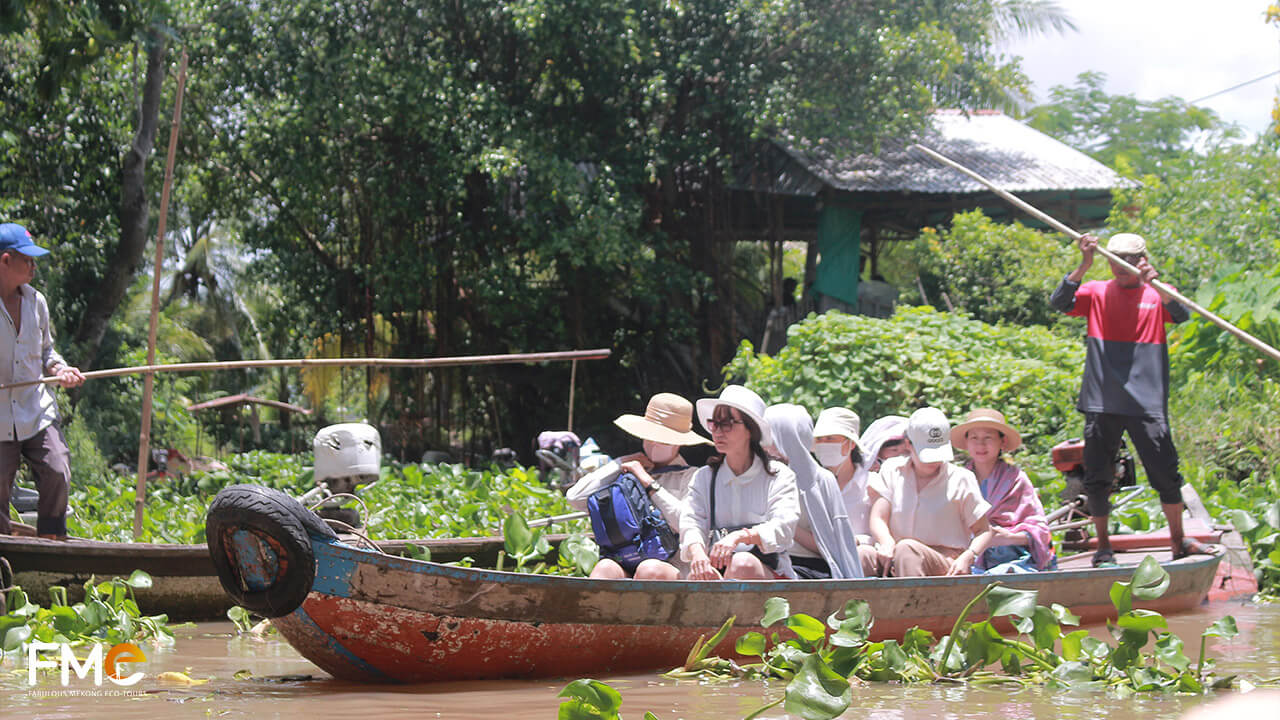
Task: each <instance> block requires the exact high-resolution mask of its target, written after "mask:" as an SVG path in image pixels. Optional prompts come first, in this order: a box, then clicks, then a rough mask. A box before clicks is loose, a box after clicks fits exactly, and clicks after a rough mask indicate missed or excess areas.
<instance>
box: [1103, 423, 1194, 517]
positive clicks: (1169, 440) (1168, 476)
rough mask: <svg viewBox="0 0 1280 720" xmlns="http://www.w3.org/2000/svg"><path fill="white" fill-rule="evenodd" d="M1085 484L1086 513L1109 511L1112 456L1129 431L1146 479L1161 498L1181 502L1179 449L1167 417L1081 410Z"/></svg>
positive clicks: (1112, 474) (1112, 476) (1171, 502)
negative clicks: (1145, 473) (1087, 497)
mask: <svg viewBox="0 0 1280 720" xmlns="http://www.w3.org/2000/svg"><path fill="white" fill-rule="evenodd" d="M1084 418H1085V420H1084V486H1085V492H1086V493H1088V496H1089V507H1088V510H1089V514H1090V515H1093V516H1094V517H1099V516H1103V515H1110V514H1111V485H1112V483H1113V482H1114V481H1115V457H1116V452H1117V451H1118V450H1119V449H1120V443H1121V441H1122V440H1123V436H1124V433H1126V432H1128V433H1129V440H1130V441H1132V442H1133V447H1134V449H1135V450H1136V451H1137V452H1138V458H1139V459H1141V460H1142V466H1143V467H1144V468H1146V471H1147V481H1148V482H1149V483H1151V487H1153V488H1155V489H1156V492H1158V493H1160V502H1161V503H1162V504H1164V505H1173V504H1177V503H1181V502H1182V474H1181V473H1180V472H1178V450H1177V448H1175V447H1174V446H1173V435H1172V434H1171V433H1170V431H1169V421H1168V420H1166V419H1164V418H1156V417H1151V416H1142V415H1113V414H1111V413H1085V414H1084Z"/></svg>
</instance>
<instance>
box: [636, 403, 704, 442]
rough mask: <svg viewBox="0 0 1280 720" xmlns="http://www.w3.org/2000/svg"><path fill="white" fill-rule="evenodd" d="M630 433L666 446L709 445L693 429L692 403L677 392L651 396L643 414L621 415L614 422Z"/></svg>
mask: <svg viewBox="0 0 1280 720" xmlns="http://www.w3.org/2000/svg"><path fill="white" fill-rule="evenodd" d="M613 424H614V425H617V426H618V427H620V428H622V429H623V430H624V431H626V432H627V433H628V434H630V435H634V436H635V437H638V438H640V439H641V440H648V441H650V442H657V443H665V444H667V445H710V444H711V441H710V440H708V439H706V438H704V437H702V436H701V435H699V434H698V433H696V432H693V403H691V402H689V401H688V400H685V399H684V398H682V397H680V396H679V395H676V394H674V393H658V394H657V395H654V396H653V397H651V398H649V404H648V405H647V406H646V407H645V409H644V415H643V416H640V415H621V416H619V417H618V419H617V420H614V421H613Z"/></svg>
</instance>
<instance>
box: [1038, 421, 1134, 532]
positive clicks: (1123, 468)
mask: <svg viewBox="0 0 1280 720" xmlns="http://www.w3.org/2000/svg"><path fill="white" fill-rule="evenodd" d="M1051 452H1052V458H1053V466H1054V468H1056V469H1057V470H1058V472H1061V473H1062V474H1063V475H1065V476H1066V480H1067V486H1066V488H1064V489H1063V491H1062V501H1063V502H1064V503H1066V507H1067V508H1070V509H1069V510H1067V516H1066V517H1065V518H1063V520H1066V521H1069V520H1071V519H1072V518H1076V517H1079V518H1085V517H1088V513H1087V512H1086V511H1085V507H1087V502H1086V493H1085V489H1084V440H1082V439H1080V438H1072V439H1070V440H1065V441H1063V442H1060V443H1058V444H1057V445H1054V446H1053V450H1052V451H1051ZM1113 465H1114V468H1115V472H1114V474H1113V479H1112V482H1111V493H1112V494H1114V493H1116V492H1118V491H1119V490H1120V489H1121V488H1126V487H1132V486H1133V485H1134V484H1135V483H1136V482H1137V475H1136V474H1135V473H1134V467H1133V456H1132V455H1130V454H1129V448H1128V445H1127V444H1125V443H1123V442H1121V443H1120V447H1119V449H1117V450H1116V457H1115V461H1114V464H1113ZM1064 509H1065V508H1064ZM1088 538H1089V529H1088V528H1087V527H1072V528H1069V529H1067V530H1066V533H1065V535H1064V538H1063V540H1064V542H1066V543H1067V544H1072V543H1083V542H1085V541H1086V540H1088Z"/></svg>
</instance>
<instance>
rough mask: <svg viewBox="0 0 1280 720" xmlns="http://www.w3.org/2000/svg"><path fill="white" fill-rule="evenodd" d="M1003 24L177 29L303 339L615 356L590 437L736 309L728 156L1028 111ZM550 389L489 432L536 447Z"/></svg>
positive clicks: (233, 186)
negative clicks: (965, 110) (777, 141)
mask: <svg viewBox="0 0 1280 720" xmlns="http://www.w3.org/2000/svg"><path fill="white" fill-rule="evenodd" d="M994 12H995V10H994V9H993V4H992V3H991V2H988V1H986V0H972V1H966V2H939V3H911V4H903V3H892V2H873V3H848V4H835V5H832V4H830V3H819V2H802V1H796V0H779V1H777V2H769V3H765V4H759V3H743V2H738V1H735V0H717V1H715V2H705V3H689V4H682V3H659V2H653V1H650V0H645V1H639V0H629V1H625V2H615V3H608V4H605V5H601V4H599V3H586V2H554V3H552V2H526V3H518V4H515V3H506V2H498V1H496V0H488V1H484V0H473V1H471V2H462V3H457V2H440V1H433V0H418V1H417V2H408V3H401V2H396V3H393V2H380V1H378V0H364V1H362V2H352V3H342V4H334V3H331V2H322V1H320V0H304V1H303V2H290V3H274V2H265V3H259V4H255V5H251V6H245V5H242V4H239V3H222V4H217V5H214V6H211V7H209V8H207V9H204V10H200V11H198V15H199V16H198V17H196V18H194V19H193V22H194V23H195V24H197V25H199V26H200V27H205V28H211V31H210V32H208V33H206V34H204V35H202V36H201V37H200V38H199V39H198V40H196V41H195V45H196V47H195V48H194V50H195V55H193V64H194V65H195V66H196V67H199V68H201V73H202V76H201V77H199V78H193V83H194V85H193V87H192V91H191V92H192V106H193V107H195V108H200V109H199V110H197V111H196V112H197V113H198V114H199V115H200V120H199V122H201V123H202V127H204V128H205V129H204V130H202V131H201V132H207V133H208V135H209V136H210V137H211V138H212V144H211V146H210V147H208V148H204V149H203V151H204V156H205V157H207V158H213V159H214V161H213V162H212V163H211V164H210V165H209V167H208V177H209V179H208V180H207V181H205V182H203V185H204V186H205V187H206V188H207V191H208V192H209V193H210V195H211V196H213V197H215V198H216V199H217V200H216V203H215V204H216V205H217V207H218V208H219V210H220V212H221V213H223V214H224V215H227V216H230V215H234V216H235V217H236V219H237V220H239V221H242V222H243V223H244V227H245V240H246V242H247V243H248V244H249V245H250V246H251V247H256V248H260V249H262V250H264V251H266V253H267V254H266V255H265V256H264V262H263V263H262V266H263V267H264V268H265V269H266V270H267V271H268V272H269V273H270V274H269V277H270V279H271V281H272V282H274V283H277V284H279V286H280V287H281V288H282V290H283V292H284V293H285V295H286V297H287V298H288V303H289V306H290V307H291V308H292V309H294V310H295V312H296V318H295V323H296V322H299V321H301V322H306V323H307V329H306V331H305V334H307V335H308V336H310V337H319V336H320V335H323V334H326V333H334V332H336V333H339V334H341V335H342V336H343V337H346V338H348V339H349V340H350V341H351V343H350V344H351V346H352V347H353V349H357V350H361V351H363V352H371V351H372V348H373V345H374V336H375V333H376V327H377V322H375V318H385V319H386V320H388V321H389V322H390V323H391V324H392V326H393V328H394V342H395V347H396V351H397V353H399V354H416V355H447V354H454V353H459V352H486V351H504V350H529V349H548V348H563V347H587V346H595V345H609V346H612V347H614V348H615V349H616V350H617V351H618V353H619V360H620V362H621V364H622V365H623V367H624V368H627V369H628V372H629V373H630V380H629V381H625V382H619V376H618V374H617V373H616V372H612V371H610V372H609V373H598V374H597V373H593V372H592V371H590V370H585V371H584V376H585V382H586V383H587V392H585V393H583V395H584V396H586V397H590V398H594V399H595V400H596V407H595V410H594V411H595V412H596V413H597V419H600V418H601V417H603V416H604V415H605V414H607V413H613V412H616V409H617V408H618V407H619V406H631V405H636V404H640V403H642V402H643V398H644V397H645V396H647V395H648V394H649V393H650V392H652V391H655V390H657V389H659V388H669V389H676V390H680V391H683V392H689V393H694V392H697V387H698V384H699V381H700V380H701V379H702V378H706V377H715V376H717V375H718V372H719V367H720V365H721V363H722V362H723V361H724V360H725V359H726V358H727V357H728V354H729V353H731V352H732V349H733V347H734V345H735V344H736V340H737V338H738V337H739V335H738V323H737V320H736V318H737V309H738V308H739V307H741V306H743V305H745V304H747V303H746V302H744V300H743V299H742V298H741V297H740V296H739V295H738V292H739V290H740V288H739V286H738V285H737V283H735V281H734V280H733V275H734V273H733V272H732V271H731V270H732V268H733V266H734V262H735V261H734V257H735V255H736V253H735V252H734V248H733V245H732V243H731V242H728V241H727V240H726V234H725V232H724V231H725V228H726V220H727V218H726V217H724V214H725V205H724V198H725V196H726V178H727V177H728V175H729V173H730V171H731V170H732V168H733V167H734V164H735V162H738V161H740V160H741V159H743V158H745V157H746V156H747V155H748V154H749V153H750V152H751V149H752V147H753V145H754V143H755V142H757V141H758V140H759V139H760V138H762V137H764V136H766V135H769V134H773V133H777V132H783V131H785V132H787V133H789V134H790V135H791V136H792V137H794V138H796V139H797V141H798V142H813V143H832V144H842V145H844V146H847V147H861V148H866V147H872V146H873V143H874V142H875V141H876V139H877V138H880V137H885V136H893V135H901V134H902V133H904V132H907V131H909V130H910V129H911V128H913V127H916V126H918V124H919V123H920V122H921V121H922V118H923V117H924V115H925V114H926V113H927V112H928V111H929V110H930V109H931V108H933V107H935V106H937V105H947V106H957V105H959V106H970V107H973V106H986V105H989V104H991V103H995V102H1000V101H1002V99H1006V100H1007V98H1008V97H1009V96H1010V95H1011V94H1012V95H1015V96H1016V95H1018V94H1020V93H1022V92H1024V88H1025V79H1024V78H1023V77H1022V76H1021V75H1020V74H1019V73H1018V72H1017V69H1016V66H1012V65H1008V64H1004V63H1002V61H1001V60H999V59H998V58H997V56H996V55H995V54H994V53H993V52H991V50H990V48H989V43H990V33H991V32H992V30H991V28H992V27H993V22H994V21H993V17H994ZM227 176H230V177H234V178H237V179H238V180H240V181H241V182H230V181H228V180H227V179H226V177H227ZM564 374H565V373H564V370H563V369H562V368H556V369H549V370H541V371H537V370H529V371H516V372H511V373H508V374H507V375H506V377H508V378H513V377H514V378H516V379H512V380H509V382H508V384H507V385H506V386H505V387H504V388H500V389H501V390H502V392H499V393H496V394H498V395H500V396H501V397H500V398H498V399H497V404H499V405H504V406H503V407H498V408H497V409H496V410H494V409H487V410H486V413H488V414H489V415H491V414H493V413H498V414H500V415H503V416H504V421H505V422H508V423H510V425H509V426H508V430H509V434H519V435H528V434H529V431H531V430H532V429H536V428H534V427H532V426H531V425H528V426H524V427H517V424H518V423H521V422H529V423H530V424H532V423H536V422H541V423H545V422H546V414H545V412H540V413H536V414H535V413H532V412H528V411H529V410H532V409H533V408H538V407H545V406H547V405H552V406H557V405H559V404H560V403H562V402H563V399H562V398H563V390H562V385H563V381H564ZM606 374H607V375H609V376H610V382H603V381H602V380H603V378H604V377H605V376H606ZM482 377H484V376H482ZM470 378H471V379H464V378H463V377H462V375H453V374H451V373H439V374H437V375H433V376H432V377H431V378H430V379H428V380H425V381H423V380H421V379H420V378H418V377H416V376H414V377H405V378H402V379H401V380H402V382H398V383H395V387H396V388H397V391H396V393H395V394H394V395H393V396H391V397H389V398H388V401H387V404H386V406H385V407H383V408H382V409H381V410H380V411H379V412H380V413H382V414H383V417H388V416H390V417H396V416H397V415H400V414H404V413H413V412H416V413H424V412H425V413H426V414H427V415H429V416H430V415H434V416H435V417H436V418H438V419H440V420H441V421H442V422H443V421H445V420H447V418H443V417H441V411H442V408H443V407H444V405H445V404H447V403H450V402H452V400H453V398H455V397H456V396H457V393H458V392H466V393H474V394H479V395H481V396H483V395H484V394H486V393H487V392H493V390H494V386H493V384H492V378H491V377H487V378H486V379H485V380H484V381H483V383H482V387H475V385H474V383H475V382H476V381H475V380H474V378H475V374H474V373H473V374H470ZM597 378H599V379H597ZM463 382H465V383H468V384H467V385H465V386H461V387H459V386H457V385H456V383H463ZM451 384H453V386H451ZM491 399H492V398H491ZM433 403H434V404H435V405H436V412H434V413H433V412H432V411H431V410H430V408H431V404H433ZM478 404H483V405H489V406H490V408H492V406H493V405H494V403H478ZM526 417H528V418H530V419H529V420H524V419H523V418H526ZM485 422H486V423H491V422H495V419H494V418H492V417H488V419H487V420H485Z"/></svg>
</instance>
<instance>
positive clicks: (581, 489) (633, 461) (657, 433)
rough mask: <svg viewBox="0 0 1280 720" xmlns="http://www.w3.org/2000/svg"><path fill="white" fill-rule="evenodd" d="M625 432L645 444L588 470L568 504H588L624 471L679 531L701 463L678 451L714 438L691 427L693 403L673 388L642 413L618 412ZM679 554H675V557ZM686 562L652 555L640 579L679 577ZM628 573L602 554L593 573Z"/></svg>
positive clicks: (621, 575) (612, 576)
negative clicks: (696, 464)
mask: <svg viewBox="0 0 1280 720" xmlns="http://www.w3.org/2000/svg"><path fill="white" fill-rule="evenodd" d="M613 424H614V425H617V426H618V427H619V428H622V430H623V431H624V432H626V433H627V434H628V435H631V436H633V437H637V438H639V439H640V440H642V441H643V443H644V444H643V445H642V448H643V450H642V451H641V452H638V453H632V454H630V455H624V456H622V457H620V458H617V459H616V460H613V461H611V462H609V463H607V464H606V465H604V466H603V467H601V468H599V469H598V470H596V471H594V472H592V473H590V474H589V475H586V476H585V477H583V478H582V479H581V480H579V481H578V482H577V483H576V484H575V485H574V486H573V487H571V488H569V489H568V491H566V493H565V497H566V498H567V499H568V500H569V504H570V505H573V506H574V507H575V508H577V509H579V510H586V509H587V498H589V497H591V495H592V493H594V492H595V491H597V490H599V489H600V488H602V487H604V486H606V485H608V484H609V483H611V482H613V481H614V479H615V478H617V477H618V475H619V473H621V472H623V471H626V472H629V473H631V474H632V475H635V476H636V480H637V481H639V483H640V484H641V485H642V486H644V488H645V489H646V490H647V491H648V493H649V497H650V499H652V500H653V504H654V505H656V506H657V507H658V509H659V510H661V511H662V515H663V517H664V518H666V521H667V524H668V525H670V526H671V529H672V530H673V531H676V532H679V528H680V513H681V508H682V507H683V506H684V496H685V494H686V492H687V491H688V489H689V484H690V481H691V480H692V478H693V473H694V471H695V470H696V469H697V468H691V467H689V463H687V462H685V460H684V458H683V457H681V456H680V448H681V447H683V446H687V445H710V444H711V441H710V440H707V439H706V438H704V437H702V436H701V435H699V434H697V433H695V432H693V403H691V402H689V401H688V400H685V399H684V398H682V397H680V396H679V395H675V394H673V393H658V394H657V395H654V396H653V397H651V398H649V404H648V405H647V406H646V407H645V410H644V415H620V416H618V418H617V419H616V420H614V421H613ZM672 560H675V558H672ZM685 571H687V566H683V564H681V566H680V567H677V565H676V564H673V563H670V562H664V561H662V560H656V559H653V558H650V559H648V560H644V561H642V562H641V563H640V564H639V565H638V566H637V567H636V569H635V578H636V579H637V580H678V579H679V578H680V576H681V575H682V574H684V572H685ZM627 576H628V573H627V571H626V569H625V568H623V567H622V565H620V564H618V563H617V562H616V561H614V560H611V559H609V558H603V559H601V560H600V562H598V563H596V566H595V567H594V568H592V570H591V577H593V578H610V579H621V578H625V577H627Z"/></svg>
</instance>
